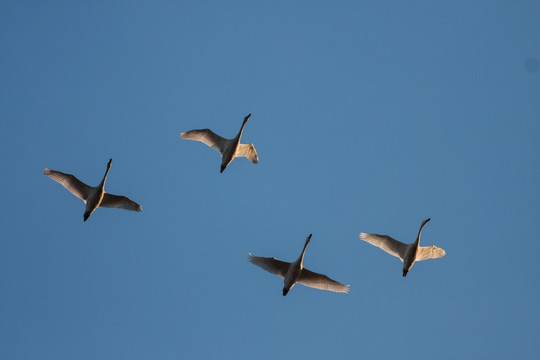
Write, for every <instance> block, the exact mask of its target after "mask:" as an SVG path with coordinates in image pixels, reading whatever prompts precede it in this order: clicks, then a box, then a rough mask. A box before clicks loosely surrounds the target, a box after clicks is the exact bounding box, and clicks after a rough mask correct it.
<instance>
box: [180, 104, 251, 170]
mask: <svg viewBox="0 0 540 360" xmlns="http://www.w3.org/2000/svg"><path fill="white" fill-rule="evenodd" d="M250 116H251V114H248V115H247V116H246V117H245V118H244V122H243V123H242V127H241V128H240V131H239V132H238V134H237V135H236V136H235V137H234V138H232V139H225V138H222V137H221V136H219V135H217V134H216V133H214V132H213V131H212V130H210V129H202V130H190V131H186V132H183V133H181V134H180V137H181V138H182V139H187V140H196V141H200V142H202V143H204V144H206V145H208V146H210V147H211V148H212V149H214V150H217V151H218V152H219V153H220V154H221V170H220V172H221V173H222V172H223V171H224V170H225V168H226V167H227V166H229V164H230V163H231V162H232V161H233V160H234V158H237V157H246V158H248V159H249V160H251V162H252V163H254V164H257V163H258V162H259V156H258V155H257V151H256V150H255V146H253V144H240V138H241V137H242V132H243V131H244V126H246V123H247V121H248V120H249V117H250Z"/></svg>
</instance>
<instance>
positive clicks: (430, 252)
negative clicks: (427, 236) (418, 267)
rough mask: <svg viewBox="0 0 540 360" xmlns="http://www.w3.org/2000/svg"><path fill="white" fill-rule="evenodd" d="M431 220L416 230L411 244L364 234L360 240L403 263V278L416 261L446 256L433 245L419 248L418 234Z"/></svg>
mask: <svg viewBox="0 0 540 360" xmlns="http://www.w3.org/2000/svg"><path fill="white" fill-rule="evenodd" d="M429 220H431V218H429V219H426V220H424V221H423V222H422V225H420V230H418V236H417V237H416V241H415V242H413V243H412V244H404V243H402V242H400V241H397V240H395V239H392V238H391V237H390V236H388V235H377V234H366V233H361V234H360V239H362V240H364V241H366V242H368V243H370V244H371V245H375V246H377V247H380V248H381V249H383V250H384V251H386V252H387V253H389V254H390V255H393V256H396V257H398V258H399V259H400V260H401V261H402V262H403V270H402V271H401V273H402V275H403V276H407V273H408V272H409V270H411V268H412V266H413V265H414V263H415V262H416V261H422V260H427V259H437V258H440V257H443V256H444V255H446V252H445V251H444V250H443V249H441V248H439V247H436V246H434V245H431V246H420V234H421V233H422V228H423V227H424V226H425V225H426V224H427V223H428V221H429Z"/></svg>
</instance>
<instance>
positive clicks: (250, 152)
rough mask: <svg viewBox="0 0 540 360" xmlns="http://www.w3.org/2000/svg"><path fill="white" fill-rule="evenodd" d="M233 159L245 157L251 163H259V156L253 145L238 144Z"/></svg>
mask: <svg viewBox="0 0 540 360" xmlns="http://www.w3.org/2000/svg"><path fill="white" fill-rule="evenodd" d="M234 156H235V157H246V158H248V159H249V160H251V162H252V163H254V164H257V163H258V162H259V156H258V155H257V151H256V150H255V146H253V144H238V150H236V154H235V155H234Z"/></svg>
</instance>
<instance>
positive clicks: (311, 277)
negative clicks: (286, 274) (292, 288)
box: [298, 268, 349, 293]
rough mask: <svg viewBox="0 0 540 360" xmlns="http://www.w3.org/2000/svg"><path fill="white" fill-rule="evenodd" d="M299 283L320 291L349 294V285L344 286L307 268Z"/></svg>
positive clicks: (303, 271) (303, 270) (304, 269)
mask: <svg viewBox="0 0 540 360" xmlns="http://www.w3.org/2000/svg"><path fill="white" fill-rule="evenodd" d="M298 283H300V284H302V285H305V286H309V287H312V288H315V289H320V290H330V291H335V292H341V293H347V292H349V285H343V284H342V283H339V282H337V281H335V280H332V279H330V278H329V277H328V276H326V275H323V274H317V273H315V272H313V271H309V270H308V269H306V268H303V269H302V271H301V272H300V277H299V278H298Z"/></svg>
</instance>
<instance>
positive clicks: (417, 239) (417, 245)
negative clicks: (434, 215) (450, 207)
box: [414, 220, 429, 248]
mask: <svg viewBox="0 0 540 360" xmlns="http://www.w3.org/2000/svg"><path fill="white" fill-rule="evenodd" d="M428 221H429V220H427V221H424V222H423V223H422V225H420V229H419V230H418V236H417V237H416V241H415V242H414V245H415V246H416V248H418V247H420V235H421V234H422V229H423V228H424V226H426V224H427V222H428Z"/></svg>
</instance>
